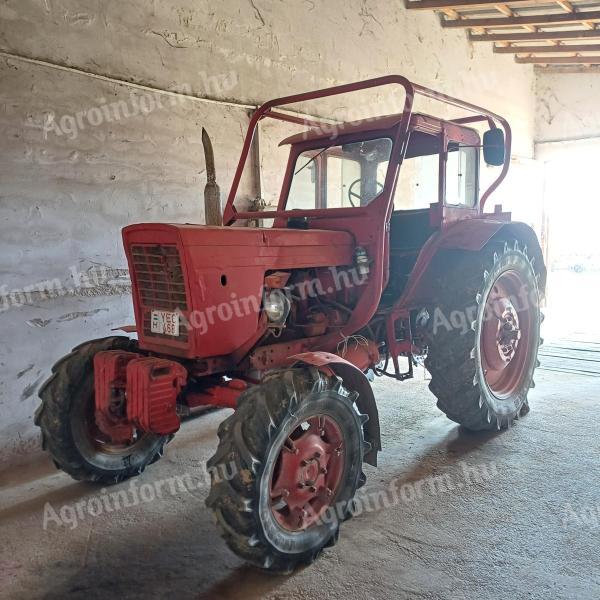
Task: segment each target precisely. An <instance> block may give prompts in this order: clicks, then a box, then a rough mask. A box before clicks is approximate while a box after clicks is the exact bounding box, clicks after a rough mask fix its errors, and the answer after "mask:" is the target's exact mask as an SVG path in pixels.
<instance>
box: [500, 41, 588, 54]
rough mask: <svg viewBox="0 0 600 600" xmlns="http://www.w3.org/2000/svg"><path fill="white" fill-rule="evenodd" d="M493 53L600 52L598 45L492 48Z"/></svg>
mask: <svg viewBox="0 0 600 600" xmlns="http://www.w3.org/2000/svg"><path fill="white" fill-rule="evenodd" d="M599 41H600V40H599ZM494 52H495V53H496V54H545V53H556V54H559V53H561V52H600V44H589V45H585V44H577V45H575V44H573V45H570V46H564V45H563V46H494Z"/></svg>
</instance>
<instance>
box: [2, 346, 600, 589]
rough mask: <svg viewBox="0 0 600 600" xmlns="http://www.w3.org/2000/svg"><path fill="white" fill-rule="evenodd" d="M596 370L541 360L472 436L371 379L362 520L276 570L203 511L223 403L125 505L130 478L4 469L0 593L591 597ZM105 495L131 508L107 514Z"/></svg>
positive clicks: (192, 426) (400, 390)
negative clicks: (508, 410)
mask: <svg viewBox="0 0 600 600" xmlns="http://www.w3.org/2000/svg"><path fill="white" fill-rule="evenodd" d="M542 360H543V361H544V358H543V357H542ZM599 375H600V374H599ZM599 375H596V376H594V375H590V374H586V375H583V374H578V373H564V372H556V371H553V370H545V369H541V370H540V371H539V372H538V376H537V384H538V385H537V387H536V389H535V390H533V392H532V396H531V405H532V411H531V413H530V414H529V415H528V416H527V417H525V418H524V419H521V420H520V421H519V422H518V423H517V424H516V425H515V426H514V427H513V428H512V429H511V430H509V431H506V432H503V433H501V434H499V433H491V434H483V435H473V434H468V433H465V432H463V431H462V430H460V429H459V428H458V427H457V426H456V425H455V424H453V423H452V422H450V421H448V420H447V419H446V418H445V417H444V416H443V415H442V414H441V413H439V412H438V411H437V409H436V408H435V404H434V401H433V398H432V396H431V395H430V394H429V392H428V390H427V382H426V381H424V380H423V372H422V371H421V372H419V373H418V377H419V379H417V380H415V381H412V382H407V383H404V384H396V383H394V382H392V381H382V380H377V381H376V382H375V384H374V385H375V390H376V396H377V397H378V399H379V402H380V411H381V421H382V426H383V427H382V428H383V432H384V438H383V445H384V451H383V453H382V454H381V455H380V462H381V466H380V467H379V468H378V469H373V468H368V469H367V475H368V478H369V481H368V484H367V486H365V488H363V490H362V492H363V493H362V494H361V499H362V501H361V503H360V505H359V506H360V507H361V508H362V513H361V514H358V515H357V516H355V517H354V519H352V520H350V521H348V522H347V523H345V524H344V526H343V528H342V535H341V538H340V541H339V543H338V545H337V546H335V547H334V548H331V549H329V550H327V551H325V553H324V555H323V556H322V557H321V558H320V559H319V560H318V561H317V562H316V563H315V564H314V565H313V566H311V567H309V568H306V569H303V570H301V571H298V572H296V573H294V574H293V575H291V576H288V577H281V576H272V575H268V574H264V573H262V572H260V571H257V570H255V569H253V568H250V567H248V566H246V565H244V563H243V562H242V561H240V560H239V559H238V558H237V557H236V556H234V555H233V554H232V553H231V552H230V551H229V550H228V549H227V548H226V546H225V544H224V543H223V542H222V541H221V539H220V537H219V536H218V535H217V532H216V529H215V527H214V525H213V521H212V516H211V514H210V513H209V512H208V511H207V510H206V509H205V508H204V498H205V496H206V494H207V490H208V487H207V484H206V480H205V473H204V470H203V464H204V462H205V460H206V459H207V458H208V457H209V456H210V455H211V453H212V452H213V449H214V447H215V444H216V428H217V426H218V423H219V422H220V421H221V420H222V419H223V418H224V417H225V416H226V414H227V413H228V411H219V412H214V413H211V414H209V415H205V416H203V417H201V418H197V419H195V420H193V421H190V422H188V423H186V424H185V425H184V427H183V430H182V431H181V432H180V433H179V434H178V436H177V437H176V439H175V440H174V441H173V442H172V443H171V444H170V445H169V447H168V451H167V453H166V454H165V456H164V458H163V459H162V460H161V461H160V462H159V463H157V464H156V465H154V466H152V467H151V468H149V469H148V470H147V471H146V472H145V473H144V474H143V475H142V476H141V477H139V478H137V480H135V484H133V485H135V486H136V487H135V490H138V492H137V502H135V500H134V491H133V490H134V488H132V487H131V486H132V484H130V483H128V482H126V483H123V484H120V485H119V486H116V487H111V488H110V490H108V491H107V490H104V489H100V490H99V489H98V488H95V487H92V486H90V485H87V484H82V483H76V482H74V481H72V480H70V479H69V478H68V477H67V476H66V475H64V474H62V473H59V472H57V471H55V470H54V469H53V467H51V466H50V465H49V464H48V462H46V461H43V462H40V463H36V464H35V465H32V466H30V467H29V468H27V469H23V468H21V469H18V470H15V469H13V470H12V471H9V472H4V473H2V474H1V475H0V476H1V481H0V485H1V495H0V540H1V544H0V573H1V587H0V597H1V598H11V599H16V598H65V597H68V598H85V599H90V598H104V597H116V598H166V597H171V598H177V599H181V598H196V599H202V598H239V599H242V598H243V599H244V600H251V599H254V598H271V599H283V598H292V599H303V598H323V599H325V598H327V599H338V598H339V599H343V600H348V598H414V599H417V598H436V599H438V598H439V599H445V598H448V599H453V600H456V599H462V598H468V599H480V598H485V599H495V598H502V599H503V600H506V599H507V598H531V599H537V598H539V599H543V600H547V599H548V598H553V599H554V598H589V599H597V598H600V568H599V564H600V561H599V558H600V553H599V550H598V542H599V541H600V538H599V536H600V495H599V494H598V477H597V474H598V466H599V456H600V452H599V450H600V441H599V440H600V438H599V437H598V433H597V431H598V422H600V404H599V403H598V398H599V397H600V376H599ZM174 475H179V476H180V477H181V478H182V479H181V480H180V481H181V483H180V482H175V481H174V480H170V478H171V477H173V476H174ZM117 490H122V491H124V492H126V494H128V496H127V497H128V498H129V500H128V501H127V503H128V504H132V506H128V507H126V506H124V504H125V500H123V501H122V502H123V505H122V506H120V508H118V507H115V505H114V504H112V503H111V502H108V501H107V508H104V507H103V506H102V502H104V501H105V500H103V499H102V497H103V496H105V497H106V494H107V493H112V492H115V491H117ZM142 492H143V494H142ZM158 492H160V495H161V498H156V499H153V496H156V495H157V494H158ZM142 495H143V497H144V499H142V498H141V497H140V496H142ZM93 498H96V500H92V502H89V501H90V499H93ZM82 502H83V504H80V505H79V513H80V514H78V508H77V504H78V503H82ZM108 508H110V509H112V512H107V510H108ZM88 510H90V511H91V512H94V513H95V512H101V513H102V514H100V515H98V516H95V517H92V516H90V514H89V513H88V512H87V511H88ZM54 511H55V512H54ZM60 517H64V519H65V520H64V521H63V522H60V523H59V518H60ZM44 525H45V528H44Z"/></svg>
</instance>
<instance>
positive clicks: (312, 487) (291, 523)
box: [269, 415, 345, 531]
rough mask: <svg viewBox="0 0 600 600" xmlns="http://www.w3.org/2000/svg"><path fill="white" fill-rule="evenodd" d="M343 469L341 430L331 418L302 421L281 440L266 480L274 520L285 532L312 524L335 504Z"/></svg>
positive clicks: (343, 455) (343, 456)
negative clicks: (269, 474) (268, 477)
mask: <svg viewBox="0 0 600 600" xmlns="http://www.w3.org/2000/svg"><path fill="white" fill-rule="evenodd" d="M344 466H345V453H344V440H343V436H342V430H341V428H340V426H339V425H338V423H337V422H336V421H335V419H333V417H331V416H329V415H327V416H325V415H315V416H312V417H309V418H307V419H304V420H303V421H302V422H301V423H299V424H298V425H296V426H295V427H294V430H293V431H292V432H291V433H290V434H289V435H288V436H287V437H286V438H285V440H284V442H283V444H282V446H281V449H280V451H279V455H278V457H277V460H276V461H275V466H274V468H273V473H272V474H271V478H270V486H269V493H270V505H271V511H272V513H273V516H274V517H275V520H276V521H277V522H278V523H279V525H280V526H281V527H283V528H284V529H287V530H288V531H303V530H305V529H307V528H308V527H310V526H311V525H314V524H315V523H317V522H318V521H319V519H320V518H321V517H322V516H323V514H324V513H325V511H326V510H327V508H328V507H329V506H331V504H332V503H333V502H334V501H335V498H336V495H337V492H338V490H339V487H340V482H341V479H342V473H343V472H344Z"/></svg>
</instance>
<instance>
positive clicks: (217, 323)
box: [36, 75, 546, 572]
mask: <svg viewBox="0 0 600 600" xmlns="http://www.w3.org/2000/svg"><path fill="white" fill-rule="evenodd" d="M384 85H396V86H400V87H401V88H404V91H405V98H404V107H403V110H402V112H401V113H398V114H392V115H389V116H382V117H378V118H373V119H368V120H365V121H362V122H344V123H334V124H332V122H331V121H328V120H327V121H323V120H321V121H319V120H318V119H312V120H307V119H304V118H300V117H299V116H298V114H297V113H296V114H294V113H292V112H290V110H288V109H286V108H285V107H286V105H290V104H294V103H298V102H304V101H308V100H314V99H317V98H324V97H328V96H332V95H335V94H343V93H348V92H353V91H357V90H365V89H367V88H375V87H377V86H384ZM417 96H425V97H428V98H429V99H433V100H436V101H440V102H443V103H446V104H449V105H452V106H453V107H455V108H458V109H461V110H464V111H467V112H468V113H470V114H469V116H464V117H461V118H456V119H452V120H443V119H439V118H436V117H432V116H429V115H425V114H419V113H416V112H413V102H414V100H415V98H416V97H417ZM277 107H279V109H278V110H277ZM264 118H272V119H277V120H281V121H284V122H291V123H300V124H302V123H308V125H309V126H310V128H311V129H310V130H309V131H305V132H304V133H300V134H298V135H295V136H292V137H289V138H287V139H286V140H284V141H283V142H282V144H285V145H287V146H289V159H288V163H287V169H286V173H285V177H284V179H283V185H282V189H281V193H280V199H279V204H278V206H277V208H276V209H275V210H269V211H260V212H257V211H247V212H240V211H239V210H237V209H236V208H235V206H234V200H235V198H236V192H237V190H238V186H239V183H240V178H241V175H242V170H243V168H244V165H245V163H246V160H247V157H248V155H249V151H250V149H251V144H252V139H253V135H254V132H255V129H256V127H257V125H258V123H259V121H260V120H261V119H264ZM473 124H480V125H481V124H483V125H484V126H485V128H486V129H487V131H486V132H485V134H484V135H483V140H482V141H481V140H480V136H479V133H478V132H477V130H476V129H475V128H473ZM510 141H511V132H510V127H509V125H508V123H507V122H506V120H505V119H503V118H502V117H500V116H498V115H496V114H494V113H492V112H490V111H488V110H485V109H483V108H481V107H478V106H475V105H472V104H469V103H467V102H463V101H462V100H458V99H456V98H452V97H449V96H445V95H443V94H440V93H438V92H435V91H433V90H430V89H428V88H425V87H422V86H420V85H416V84H414V83H411V82H410V81H408V80H407V79H405V78H404V77H401V76H396V75H392V76H387V77H380V78H376V79H371V80H367V81H363V82H359V83H355V84H349V85H341V86H336V87H331V88H327V89H322V90H318V91H314V92H309V93H305V94H298V95H294V96H289V97H285V98H279V99H276V100H272V101H270V102H267V103H266V104H264V105H263V106H261V107H260V108H259V109H258V110H257V111H256V112H255V113H254V115H253V117H252V119H251V122H250V126H249V130H248V133H247V135H246V138H245V142H244V146H243V150H242V154H241V158H240V161H239V165H238V167H237V170H236V173H235V177H234V179H233V184H232V188H231V191H230V193H229V197H228V201H227V204H226V206H225V209H224V214H223V223H224V224H223V226H205V225H190V224H185V225H178V224H163V223H143V224H138V225H131V226H128V227H126V228H125V229H124V230H123V242H124V247H125V252H126V254H127V260H128V263H129V269H130V273H131V279H132V284H133V302H134V309H135V319H136V326H135V331H136V332H137V338H138V339H137V340H134V339H130V338H129V337H125V336H116V337H115V336H112V337H108V338H104V339H100V340H94V341H89V342H85V343H83V344H81V345H80V346H78V347H77V348H75V349H74V350H73V351H72V352H71V353H70V354H69V355H67V356H65V357H64V358H62V359H61V360H60V361H59V362H57V363H56V365H54V368H53V373H52V376H51V377H50V379H48V381H46V383H45V384H44V385H43V386H42V388H41V390H40V397H41V399H42V403H41V406H40V407H39V409H38V411H37V413H36V424H37V425H39V427H40V428H41V430H42V437H43V444H44V447H45V448H46V449H47V450H48V451H49V452H50V454H51V455H52V458H53V459H54V462H55V463H56V465H57V466H58V467H59V468H60V469H63V470H64V471H66V472H67V473H69V474H70V475H71V476H73V477H74V478H75V479H82V480H87V481H97V482H101V483H102V484H107V483H112V482H119V481H121V480H123V479H126V478H128V477H132V476H135V475H137V474H139V473H141V472H142V471H143V470H144V469H145V467H146V466H148V465H149V464H151V463H153V462H155V461H156V460H157V459H158V458H159V457H160V456H162V453H163V447H164V445H165V444H166V443H167V442H168V441H169V440H170V439H171V437H172V436H173V434H174V433H175V432H176V431H177V430H178V429H179V426H180V419H181V418H182V417H183V416H185V415H186V414H189V413H190V410H191V409H193V408H194V407H198V406H202V405H214V406H225V407H231V408H235V412H234V413H233V414H232V415H231V416H229V417H228V418H227V419H225V420H224V421H223V422H222V423H221V425H220V427H219V430H218V436H219V445H218V448H217V451H216V453H215V455H214V456H213V457H212V458H211V459H210V461H209V462H208V468H209V471H210V473H211V479H212V485H211V490H210V494H209V496H208V499H207V501H206V504H207V506H208V507H210V508H211V509H212V510H213V511H214V515H215V518H216V521H217V524H218V525H219V527H220V529H221V531H222V534H223V537H224V538H225V541H226V542H227V544H228V545H229V546H230V548H231V549H232V550H233V551H234V552H236V553H237V554H238V555H240V556H241V557H243V558H244V559H246V560H248V561H250V562H251V563H253V564H256V565H259V566H261V567H263V568H265V569H270V570H274V571H279V572H285V571H289V570H291V569H293V568H294V567H295V566H296V565H299V564H307V563H310V562H311V561H312V560H314V559H315V557H316V556H317V555H318V554H319V553H320V552H321V550H322V549H323V548H324V547H326V546H329V545H331V544H333V543H335V541H336V540H337V537H338V531H339V524H340V522H342V521H343V520H344V519H345V518H347V517H348V516H349V515H350V514H351V512H352V499H353V497H354V495H355V493H356V491H357V489H358V488H359V487H360V486H361V485H362V484H363V483H364V481H365V475H364V473H363V469H362V465H363V461H364V462H366V463H368V464H370V465H373V466H376V464H377V454H378V452H379V451H380V450H381V442H380V429H379V418H378V413H377V405H376V402H375V398H374V395H373V392H372V389H371V385H370V383H369V379H370V378H372V377H371V376H372V375H381V376H383V375H385V376H389V377H393V378H395V379H397V380H400V381H401V380H404V379H407V378H409V377H411V376H412V375H413V365H414V364H417V363H418V362H419V361H424V364H425V367H426V368H427V369H428V371H429V372H430V374H431V382H430V384H429V387H430V389H431V391H432V392H433V393H434V395H435V396H436V397H437V400H438V402H437V404H438V407H439V408H440V409H441V410H442V411H443V412H444V413H446V415H447V416H448V417H449V418H450V419H452V420H453V421H455V422H457V423H460V424H461V425H463V426H464V427H465V428H467V429H470V430H485V429H494V428H498V429H502V428H506V427H508V426H510V424H511V423H512V421H513V420H514V419H517V418H519V416H520V415H523V414H525V413H526V412H527V411H528V404H527V393H528V391H529V388H531V387H533V385H534V382H533V373H534V370H535V368H536V366H537V364H538V363H537V351H538V346H539V344H540V336H539V331H540V322H541V313H540V310H539V305H540V298H541V296H542V294H543V290H544V286H545V279H546V270H545V267H544V261H543V257H542V252H541V249H540V245H539V243H538V241H537V238H536V235H535V233H534V231H533V230H532V229H531V228H530V227H529V226H527V225H525V224H523V223H517V222H512V221H511V216H510V213H505V212H502V208H501V207H500V206H496V207H495V210H494V212H493V213H484V212H483V211H484V206H485V203H486V200H487V199H488V198H489V196H490V194H491V193H492V192H493V191H494V190H495V189H496V188H497V187H498V185H499V184H500V183H501V181H502V180H503V179H504V177H505V176H506V174H507V171H508V168H509V164H510ZM480 148H483V158H484V160H485V162H486V163H487V164H488V165H495V166H498V167H502V169H501V171H500V173H499V175H498V176H497V178H496V180H495V181H494V182H493V183H492V184H491V185H490V186H489V188H488V189H487V191H486V192H485V193H484V194H483V195H481V196H480V194H479V172H480ZM264 219H268V220H269V221H271V222H272V226H271V223H269V227H243V226H237V227H236V226H234V225H236V223H237V225H240V224H241V223H243V222H248V221H253V220H264ZM257 223H260V221H257ZM401 360H406V361H407V367H406V368H405V369H404V370H403V369H402V368H401V367H402V365H401Z"/></svg>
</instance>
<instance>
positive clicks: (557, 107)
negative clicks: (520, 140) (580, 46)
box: [535, 71, 600, 144]
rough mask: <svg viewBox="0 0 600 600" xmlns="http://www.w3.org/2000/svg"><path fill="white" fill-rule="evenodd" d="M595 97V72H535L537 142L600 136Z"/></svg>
mask: <svg viewBox="0 0 600 600" xmlns="http://www.w3.org/2000/svg"><path fill="white" fill-rule="evenodd" d="M598 98H600V73H598V72H595V71H594V72H591V73H585V72H576V73H568V72H564V73H563V72H550V73H542V72H539V73H537V76H536V121H535V141H536V143H537V144H544V143H548V142H560V141H577V140H584V139H592V138H598V139H600V111H599V110H598Z"/></svg>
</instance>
